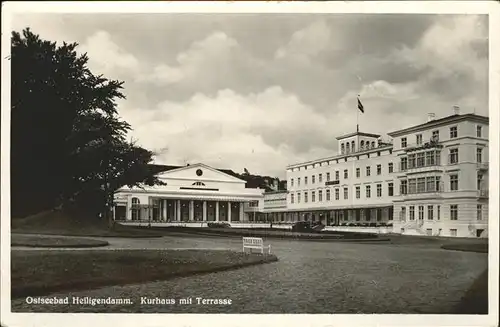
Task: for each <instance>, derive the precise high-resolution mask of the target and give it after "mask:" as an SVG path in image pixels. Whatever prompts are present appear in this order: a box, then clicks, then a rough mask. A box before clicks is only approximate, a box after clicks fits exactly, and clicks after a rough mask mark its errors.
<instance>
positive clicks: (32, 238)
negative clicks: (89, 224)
mask: <svg viewBox="0 0 500 327" xmlns="http://www.w3.org/2000/svg"><path fill="white" fill-rule="evenodd" d="M10 244H11V245H12V246H28V247H49V248H57V247H64V248H90V247H99V246H106V245H109V243H108V242H107V241H101V240H94V239H88V238H66V237H57V236H40V235H17V234H12V235H11V241H10Z"/></svg>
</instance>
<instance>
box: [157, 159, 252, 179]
mask: <svg viewBox="0 0 500 327" xmlns="http://www.w3.org/2000/svg"><path fill="white" fill-rule="evenodd" d="M158 177H159V178H160V179H169V178H172V179H183V180H192V181H193V182H197V181H201V182H202V181H218V182H230V183H246V182H245V181H244V180H242V179H239V178H236V177H234V176H231V175H229V174H226V173H224V172H222V171H219V170H217V169H215V168H212V167H210V166H207V165H205V164H201V163H200V164H194V165H189V166H184V167H180V168H176V169H172V170H168V171H165V172H162V173H160V174H158Z"/></svg>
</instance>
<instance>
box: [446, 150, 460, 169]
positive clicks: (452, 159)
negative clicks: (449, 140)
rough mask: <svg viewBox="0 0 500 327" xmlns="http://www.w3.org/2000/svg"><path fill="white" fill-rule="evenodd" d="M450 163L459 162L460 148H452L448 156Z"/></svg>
mask: <svg viewBox="0 0 500 327" xmlns="http://www.w3.org/2000/svg"><path fill="white" fill-rule="evenodd" d="M448 163H449V164H450V165H453V164H457V163H458V149H457V148H455V149H450V155H449V157H448Z"/></svg>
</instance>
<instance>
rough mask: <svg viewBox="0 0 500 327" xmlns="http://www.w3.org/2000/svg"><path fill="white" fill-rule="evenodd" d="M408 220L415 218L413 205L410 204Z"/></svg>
mask: <svg viewBox="0 0 500 327" xmlns="http://www.w3.org/2000/svg"><path fill="white" fill-rule="evenodd" d="M410 220H415V206H410Z"/></svg>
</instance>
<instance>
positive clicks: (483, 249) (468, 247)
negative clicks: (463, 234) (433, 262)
mask: <svg viewBox="0 0 500 327" xmlns="http://www.w3.org/2000/svg"><path fill="white" fill-rule="evenodd" d="M441 248H442V249H445V250H454V251H464V252H476V253H488V243H469V244H467V243H457V244H445V245H442V246H441Z"/></svg>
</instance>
